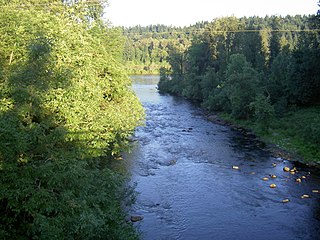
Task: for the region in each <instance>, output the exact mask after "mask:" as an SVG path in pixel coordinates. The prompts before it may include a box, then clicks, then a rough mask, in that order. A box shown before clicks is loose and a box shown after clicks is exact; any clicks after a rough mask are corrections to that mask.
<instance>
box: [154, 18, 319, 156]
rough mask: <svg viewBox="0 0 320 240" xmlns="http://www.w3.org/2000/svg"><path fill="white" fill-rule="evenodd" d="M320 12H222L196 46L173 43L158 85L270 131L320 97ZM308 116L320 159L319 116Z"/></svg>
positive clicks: (304, 132) (302, 127)
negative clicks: (274, 123)
mask: <svg viewBox="0 0 320 240" xmlns="http://www.w3.org/2000/svg"><path fill="white" fill-rule="evenodd" d="M319 17H320V16H319V15H310V16H299V15H298V16H286V17H280V16H266V17H264V18H261V17H249V18H236V17H225V18H217V19H215V20H213V21H212V22H211V23H209V24H207V25H206V26H205V28H204V29H203V31H201V32H198V34H196V35H195V36H194V37H193V38H192V39H191V44H190V46H187V47H185V46H183V47H182V46H181V45H178V46H177V47H175V48H174V49H170V53H169V54H168V57H167V61H168V62H169V64H170V67H169V68H167V69H165V68H163V69H162V70H161V81H160V83H159V90H160V91H162V92H169V93H172V94H176V95H180V96H183V97H186V98H189V99H193V100H197V101H200V102H201V103H202V105H203V107H205V108H206V109H208V110H211V111H212V110H213V111H222V112H225V113H228V114H230V116H231V117H233V118H235V119H242V120H251V121H254V122H255V123H256V124H259V125H260V127H261V128H262V129H264V130H266V131H267V130H268V129H269V126H268V125H269V124H270V123H271V122H272V121H271V119H273V118H274V117H278V118H279V117H282V116H283V115H284V114H285V113H286V112H288V111H289V110H294V109H297V108H299V107H313V106H318V105H319V103H320V68H319V66H320V30H319V29H320V24H319ZM317 109H318V108H316V110H315V111H318V110H317ZM309 120H310V122H308V124H305V123H303V122H300V123H299V124H298V125H297V126H295V128H296V129H297V131H298V130H299V131H298V132H299V133H300V136H301V137H302V138H303V139H304V140H303V141H305V142H308V143H310V145H312V149H313V150H312V152H313V154H314V156H313V157H314V158H315V159H320V153H319V145H320V142H319V133H320V132H319V131H320V125H319V120H320V119H319V116H317V115H316V114H315V117H311V118H310V119H309Z"/></svg>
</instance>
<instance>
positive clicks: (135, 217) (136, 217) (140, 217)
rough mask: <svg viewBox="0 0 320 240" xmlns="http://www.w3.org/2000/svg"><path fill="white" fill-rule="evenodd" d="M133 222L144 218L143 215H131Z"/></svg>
mask: <svg viewBox="0 0 320 240" xmlns="http://www.w3.org/2000/svg"><path fill="white" fill-rule="evenodd" d="M130 220H131V222H139V221H142V220H143V216H131V218H130Z"/></svg>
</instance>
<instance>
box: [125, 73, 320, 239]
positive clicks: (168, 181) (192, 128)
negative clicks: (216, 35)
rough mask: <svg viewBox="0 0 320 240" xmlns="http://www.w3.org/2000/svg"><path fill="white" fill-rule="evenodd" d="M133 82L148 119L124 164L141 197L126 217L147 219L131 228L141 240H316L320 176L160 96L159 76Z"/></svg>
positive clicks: (187, 106)
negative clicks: (135, 230)
mask: <svg viewBox="0 0 320 240" xmlns="http://www.w3.org/2000/svg"><path fill="white" fill-rule="evenodd" d="M132 78H133V81H134V86H133V88H134V91H135V92H136V94H137V95H138V97H139V98H140V100H141V102H142V104H143V106H144V108H145V110H146V115H147V117H146V124H145V126H142V127H139V128H138V129H137V131H136V133H135V136H134V139H135V141H134V143H133V149H132V151H131V153H128V154H125V156H124V158H125V162H126V167H127V171H128V172H130V174H131V181H132V182H135V183H136V184H137V185H136V190H137V191H138V192H139V195H138V196H137V202H136V204H135V205H134V206H133V208H132V211H131V214H132V215H139V216H143V217H144V219H143V220H142V221H140V222H137V223H134V224H135V225H136V227H137V229H138V230H139V231H140V232H141V238H142V239H146V240H149V239H150V240H157V239H159V240H160V239H165V240H169V239H183V240H184V239H186V240H189V239H190V240H191V239H217V240H223V239H238V240H242V239H243V240H250V239H255V240H259V239H263V240H267V239H268V240H269V239H272V240H277V239H290V240H294V239H320V193H317V192H316V191H315V190H320V175H319V172H316V171H315V170H312V169H308V168H306V167H303V166H301V165H294V163H292V162H290V161H287V160H285V159H281V158H275V157H272V156H271V154H270V153H269V152H268V151H266V150H265V149H264V148H263V146H261V144H259V143H258V142H256V141H253V140H252V139H251V138H249V137H247V136H245V135H243V134H242V133H240V132H237V131H235V130H231V129H230V128H228V127H226V126H221V125H217V124H215V123H212V122H210V121H208V120H207V119H206V117H205V116H204V114H203V112H202V111H201V109H199V108H198V107H196V106H194V105H193V104H191V103H189V102H188V101H186V100H184V99H181V98H177V97H173V96H169V95H160V94H159V93H158V92H157V89H156V84H157V82H158V80H159V77H158V76H133V77H132ZM233 166H234V167H233ZM284 167H289V168H290V169H292V168H294V167H296V168H297V171H295V172H293V173H294V174H293V173H290V172H285V171H284V170H283V168H284ZM237 168H238V169H237ZM270 175H275V176H276V178H271V177H270ZM263 178H268V179H269V180H267V181H265V180H263ZM297 178H299V179H301V182H297V181H296V179H297ZM270 184H276V187H275V188H270ZM303 195H308V196H303ZM284 199H288V200H289V202H286V203H283V202H282V201H283V200H284Z"/></svg>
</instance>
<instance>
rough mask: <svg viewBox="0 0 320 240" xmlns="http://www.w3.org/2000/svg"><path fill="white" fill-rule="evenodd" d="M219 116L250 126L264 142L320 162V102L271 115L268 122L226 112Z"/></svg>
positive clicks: (306, 159) (308, 162) (240, 124)
mask: <svg viewBox="0 0 320 240" xmlns="http://www.w3.org/2000/svg"><path fill="white" fill-rule="evenodd" d="M219 117H221V118H223V119H224V120H226V121H228V122H231V123H233V124H236V125H239V126H242V127H244V128H247V129H251V130H253V131H254V132H255V134H256V135H257V136H259V137H260V138H261V139H262V140H263V141H265V142H266V143H271V144H275V145H276V146H278V147H280V148H281V149H283V150H286V151H288V152H290V153H291V154H292V155H294V156H297V159H298V160H300V161H302V162H304V163H307V164H315V165H318V166H319V165H320V106H316V107H309V108H296V109H294V110H292V111H289V112H287V113H286V114H284V115H283V116H282V117H278V118H274V119H272V120H271V121H270V122H269V123H268V126H262V125H261V124H258V123H256V122H253V121H252V120H235V119H234V118H232V117H230V115H228V114H225V113H223V114H220V115H219Z"/></svg>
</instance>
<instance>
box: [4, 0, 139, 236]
mask: <svg viewBox="0 0 320 240" xmlns="http://www.w3.org/2000/svg"><path fill="white" fill-rule="evenodd" d="M103 3H105V1H90V2H82V1H81V2H79V3H77V2H73V1H72V2H71V1H68V2H65V3H63V2H61V1H18V0H16V1H10V2H9V3H8V2H7V1H2V2H1V11H0V56H1V60H0V72H1V75H0V103H1V104H0V136H1V137H0V185H1V187H0V205H1V207H0V214H1V220H0V238H2V239H35V238H37V239H56V238H58V239H63V238H69V239H135V238H136V237H137V236H136V233H135V232H134V231H133V228H132V226H130V224H128V223H126V222H125V219H124V212H123V204H125V201H122V200H123V199H125V198H126V197H127V196H128V194H129V192H127V191H126V190H125V188H124V187H125V180H124V178H123V177H122V176H121V175H120V174H117V173H115V172H113V171H111V170H110V169H108V168H107V166H106V163H107V161H108V160H110V159H111V158H112V157H113V156H114V157H115V156H116V155H117V154H118V153H119V151H120V150H121V149H122V146H124V144H125V142H126V141H127V138H128V137H129V136H130V134H131V133H132V132H133V130H134V128H135V126H137V125H138V124H139V122H140V121H141V119H142V116H143V112H142V108H141V105H140V104H139V102H138V99H137V98H136V97H135V95H134V94H133V92H132V91H131V90H129V87H130V80H129V78H128V77H127V75H126V73H125V72H124V71H123V68H122V65H121V63H120V62H119V60H120V59H121V57H122V50H121V45H122V42H123V41H122V38H121V35H120V33H119V32H118V31H117V30H113V29H109V28H108V27H107V26H106V25H104V24H103V22H102V20H101V17H100V15H101V9H102V5H101V4H103ZM129 113H130V114H129Z"/></svg>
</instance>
